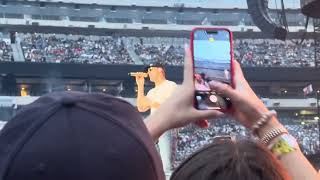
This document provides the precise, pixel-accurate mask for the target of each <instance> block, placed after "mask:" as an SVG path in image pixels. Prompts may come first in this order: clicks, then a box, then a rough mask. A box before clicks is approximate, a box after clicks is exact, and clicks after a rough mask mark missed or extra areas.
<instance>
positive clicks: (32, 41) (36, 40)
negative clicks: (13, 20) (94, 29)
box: [21, 34, 133, 64]
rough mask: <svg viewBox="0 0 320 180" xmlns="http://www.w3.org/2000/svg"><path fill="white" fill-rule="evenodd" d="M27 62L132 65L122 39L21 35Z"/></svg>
mask: <svg viewBox="0 0 320 180" xmlns="http://www.w3.org/2000/svg"><path fill="white" fill-rule="evenodd" d="M21 37H22V41H21V46H22V49H23V51H24V57H25V59H26V61H30V62H51V63H60V62H63V63H86V64H98V63H99V64H132V63H133V61H132V59H131V58H130V56H129V54H128V51H127V49H126V48H125V47H124V44H123V41H122V40H121V39H120V38H112V37H102V38H94V37H89V36H76V37H74V36H72V35H59V36H56V35H49V34H47V35H44V34H25V35H21Z"/></svg>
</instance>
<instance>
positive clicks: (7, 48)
mask: <svg viewBox="0 0 320 180" xmlns="http://www.w3.org/2000/svg"><path fill="white" fill-rule="evenodd" d="M0 61H13V54H12V48H11V45H10V44H9V43H7V42H6V41H3V40H2V41H0Z"/></svg>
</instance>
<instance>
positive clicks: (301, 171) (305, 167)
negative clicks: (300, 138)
mask: <svg viewBox="0 0 320 180" xmlns="http://www.w3.org/2000/svg"><path fill="white" fill-rule="evenodd" d="M279 126H282V124H281V123H279V121H278V120H277V119H276V118H273V119H272V120H271V121H270V122H269V123H268V124H267V125H266V126H265V127H264V128H262V129H261V130H260V132H259V134H261V135H262V134H264V133H266V132H267V131H268V130H269V129H270V128H273V127H279ZM277 140H278V138H275V139H274V140H272V141H271V143H273V142H277ZM279 160H280V162H281V164H282V165H283V167H284V168H285V169H286V170H287V171H288V173H289V174H290V175H291V177H292V179H293V180H309V179H310V180H311V179H320V176H319V174H318V173H317V171H316V170H315V169H314V168H313V166H312V165H311V164H310V162H309V161H308V160H307V158H306V157H305V156H304V155H303V153H302V152H301V150H300V148H298V149H297V150H295V151H293V152H290V153H287V154H283V155H281V156H280V159H279Z"/></svg>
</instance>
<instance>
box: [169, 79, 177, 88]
mask: <svg viewBox="0 0 320 180" xmlns="http://www.w3.org/2000/svg"><path fill="white" fill-rule="evenodd" d="M167 85H168V86H173V87H175V86H177V83H175V82H173V81H169V80H167Z"/></svg>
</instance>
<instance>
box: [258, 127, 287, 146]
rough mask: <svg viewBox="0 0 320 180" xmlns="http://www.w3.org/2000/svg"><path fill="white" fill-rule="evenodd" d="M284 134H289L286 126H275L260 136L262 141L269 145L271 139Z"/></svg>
mask: <svg viewBox="0 0 320 180" xmlns="http://www.w3.org/2000/svg"><path fill="white" fill-rule="evenodd" d="M282 134H288V131H287V130H286V129H285V128H284V127H277V128H273V129H271V130H270V131H268V132H267V133H265V134H264V135H263V136H262V137H261V138H260V142H262V143H263V144H265V145H268V144H269V143H270V141H271V140H273V139H274V138H276V137H278V136H280V135H282Z"/></svg>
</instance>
